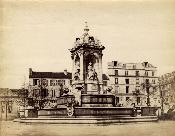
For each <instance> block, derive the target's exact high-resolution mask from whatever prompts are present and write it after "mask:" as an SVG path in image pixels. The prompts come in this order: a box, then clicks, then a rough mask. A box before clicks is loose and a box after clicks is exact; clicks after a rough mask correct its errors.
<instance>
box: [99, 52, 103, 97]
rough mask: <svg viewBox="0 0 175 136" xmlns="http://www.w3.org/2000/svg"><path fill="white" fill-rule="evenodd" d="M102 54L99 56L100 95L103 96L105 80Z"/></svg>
mask: <svg viewBox="0 0 175 136" xmlns="http://www.w3.org/2000/svg"><path fill="white" fill-rule="evenodd" d="M102 74H103V71H102V53H101V54H100V55H99V76H98V77H99V84H100V89H101V90H100V94H103V78H102Z"/></svg>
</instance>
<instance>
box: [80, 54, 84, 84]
mask: <svg viewBox="0 0 175 136" xmlns="http://www.w3.org/2000/svg"><path fill="white" fill-rule="evenodd" d="M83 74H84V55H83V52H82V53H81V54H80V81H83V80H84V76H83Z"/></svg>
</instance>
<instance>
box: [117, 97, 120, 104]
mask: <svg viewBox="0 0 175 136" xmlns="http://www.w3.org/2000/svg"><path fill="white" fill-rule="evenodd" d="M119 102H120V100H119V97H116V105H117V104H118V103H119Z"/></svg>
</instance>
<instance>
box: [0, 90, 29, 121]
mask: <svg viewBox="0 0 175 136" xmlns="http://www.w3.org/2000/svg"><path fill="white" fill-rule="evenodd" d="M27 92H28V91H27V90H26V89H9V88H0V120H12V119H14V118H16V117H19V116H20V112H21V111H23V112H24V109H23V108H24V105H25V100H26V97H27Z"/></svg>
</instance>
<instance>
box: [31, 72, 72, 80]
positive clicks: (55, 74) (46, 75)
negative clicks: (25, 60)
mask: <svg viewBox="0 0 175 136" xmlns="http://www.w3.org/2000/svg"><path fill="white" fill-rule="evenodd" d="M29 78H58V79H71V78H72V74H71V73H69V72H67V74H65V73H64V72H34V71H32V74H31V75H29Z"/></svg>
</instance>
